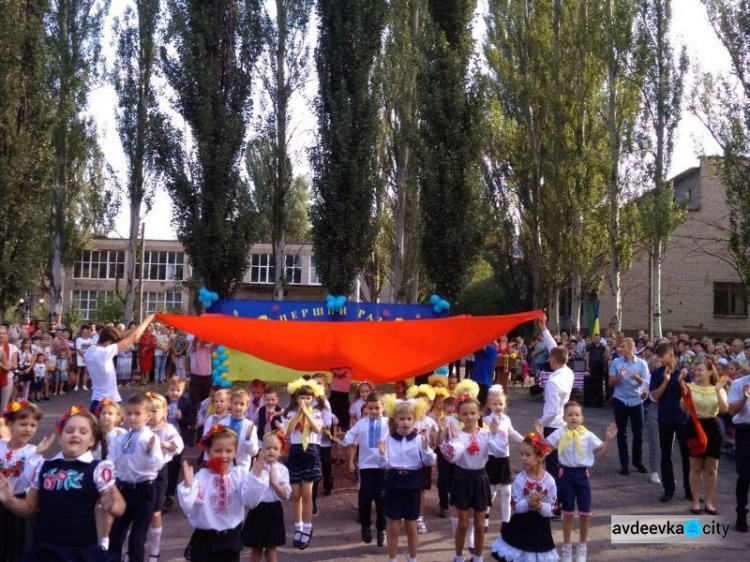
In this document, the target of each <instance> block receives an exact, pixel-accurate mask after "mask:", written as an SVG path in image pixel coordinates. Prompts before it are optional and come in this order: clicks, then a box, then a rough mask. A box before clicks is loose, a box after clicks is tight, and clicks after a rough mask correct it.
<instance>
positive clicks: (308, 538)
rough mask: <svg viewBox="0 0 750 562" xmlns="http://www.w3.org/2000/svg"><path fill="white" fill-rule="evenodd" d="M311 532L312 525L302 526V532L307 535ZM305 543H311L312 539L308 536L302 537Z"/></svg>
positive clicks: (304, 524)
mask: <svg viewBox="0 0 750 562" xmlns="http://www.w3.org/2000/svg"><path fill="white" fill-rule="evenodd" d="M310 531H312V523H303V524H302V532H303V533H306V534H307V535H309V534H310ZM300 540H301V541H302V542H303V543H308V542H310V537H309V536H306V535H302V538H301V539H300Z"/></svg>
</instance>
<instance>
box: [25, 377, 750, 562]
mask: <svg viewBox="0 0 750 562" xmlns="http://www.w3.org/2000/svg"><path fill="white" fill-rule="evenodd" d="M146 389H151V390H155V391H160V390H162V391H163V390H164V388H163V387H161V388H159V387H156V386H149V387H148V388H147V387H137V386H136V387H133V386H130V387H126V388H123V389H121V393H122V394H123V397H125V398H126V397H127V396H128V395H130V394H132V393H134V392H137V391H142V390H146ZM509 395H510V400H509V406H508V415H509V416H510V418H511V420H512V421H513V425H514V426H515V428H516V429H517V430H518V431H520V432H521V433H525V432H527V431H531V430H533V426H534V420H536V419H537V418H538V417H539V416H540V414H541V411H542V401H541V397H538V396H537V397H530V396H529V393H528V389H527V388H526V389H520V388H517V389H511V390H510V392H509ZM90 397H91V393H90V391H87V392H83V391H81V392H77V393H75V392H71V393H68V394H66V395H65V396H58V397H53V399H52V401H50V402H46V403H44V404H41V407H42V409H43V410H44V412H45V417H44V418H43V420H42V422H41V425H40V429H39V431H38V433H37V435H36V437H35V439H34V440H33V442H37V441H39V440H41V438H42V437H43V436H46V435H48V434H49V433H50V432H52V431H53V424H54V420H55V419H57V418H58V417H59V416H60V415H62V414H63V413H64V412H65V411H66V410H67V409H68V408H69V407H70V406H72V405H75V404H81V405H85V406H88V403H89V400H90ZM282 402H283V398H282ZM584 415H585V422H584V423H585V425H586V427H587V428H589V430H591V431H593V432H594V433H596V434H597V435H599V436H600V437H601V438H602V439H603V438H604V431H605V428H606V426H607V425H608V424H609V423H611V422H613V421H614V416H613V414H612V408H611V405H610V404H609V403H605V405H604V407H603V408H587V409H586V410H585V412H584ZM57 450H58V448H57V447H56V446H55V447H54V448H53V451H52V452H51V453H50V455H51V454H53V453H54V452H57ZM518 450H519V448H518V446H517V445H511V464H512V466H513V468H514V469H515V470H520V467H521V463H520V458H519V456H518ZM197 454H198V450H197V448H196V447H192V448H189V449H188V450H187V453H186V455H187V458H189V459H190V460H193V459H194V458H195V457H197ZM647 459H648V446H647V444H646V443H644V461H645V460H647ZM673 462H674V466H675V472H676V474H677V480H678V481H677V490H678V493H677V495H675V498H674V499H673V500H672V501H671V502H669V503H666V504H663V503H660V502H659V498H660V497H661V495H662V487H661V485H659V484H654V483H652V482H651V481H650V480H649V474H639V473H638V472H637V471H632V469H631V473H630V475H629V476H622V475H620V474H619V469H620V466H619V461H618V456H617V447H616V444H613V446H612V448H611V449H610V451H609V454H608V456H607V457H606V458H605V459H603V460H602V461H600V462H598V463H597V464H596V465H595V466H594V467H593V469H592V470H591V486H592V508H593V516H592V518H591V530H590V533H589V540H588V553H589V554H588V560H590V561H599V560H601V561H634V560H654V561H659V562H667V561H669V562H685V561H686V560H710V561H711V562H720V561H732V562H741V561H746V560H750V534H742V533H738V532H736V531H735V530H734V519H735V511H734V507H735V500H734V487H735V482H736V472H735V465H734V462H733V461H731V460H730V459H727V458H722V459H721V461H720V462H719V483H718V489H717V494H716V500H715V504H716V507H717V509H718V510H719V515H718V516H717V517H715V518H714V519H715V520H716V521H717V522H722V523H724V524H729V525H730V526H731V528H730V530H729V532H728V534H727V536H726V537H725V538H724V539H722V540H721V542H720V544H715V545H710V546H696V545H682V544H680V545H674V544H659V545H639V544H624V545H623V544H612V542H611V531H610V529H611V527H610V523H611V516H612V515H655V516H660V517H663V518H667V517H668V516H670V515H675V516H676V515H679V516H684V515H686V514H687V513H688V512H689V509H690V507H691V504H690V503H689V502H688V501H686V500H684V499H683V498H682V495H681V494H680V492H679V491H680V490H681V489H682V482H681V477H680V472H681V471H680V469H679V466H680V464H679V463H680V461H679V450H678V448H677V446H675V447H674V451H673ZM426 502H427V504H426V508H425V521H426V524H427V530H428V532H427V534H424V535H420V536H419V540H420V548H419V560H420V561H421V562H433V561H435V562H437V561H452V560H453V538H452V533H451V524H450V520H449V519H441V518H439V517H438V498H437V489H436V488H435V486H433V490H432V491H431V492H428V493H427V496H426ZM319 506H320V515H319V516H317V517H315V518H314V520H313V524H314V536H313V539H312V542H311V545H310V547H309V548H308V549H306V550H304V551H299V550H296V549H294V548H292V547H291V538H292V529H293V521H292V519H291V506H290V505H289V504H288V503H287V504H285V505H284V511H285V518H286V522H287V543H288V544H289V546H288V547H283V548H281V549H279V560H281V561H283V560H292V559H294V560H297V561H299V562H319V561H329V560H330V561H342V562H344V561H358V562H360V561H361V562H365V561H376V560H377V561H380V562H382V561H386V560H388V557H387V553H386V549H385V548H378V547H377V546H375V541H373V543H372V544H369V545H368V544H364V543H362V542H361V540H360V526H359V525H358V524H357V522H356V517H357V489H356V482H355V480H354V477H353V476H352V475H350V474H349V473H348V471H347V470H346V468H343V467H334V491H333V494H332V495H331V496H328V497H320V498H319ZM577 528H578V521H577V519H576V520H575V522H574V532H573V538H572V542H573V544H575V543H577ZM552 529H553V538H554V541H555V544H556V545H557V548H558V552H559V550H560V547H561V545H562V542H563V541H562V528H561V523H560V522H553V523H552ZM499 531H500V524H499V521H498V519H491V523H490V532H489V533H488V535H487V539H486V544H487V545H488V546H487V547H485V554H484V560H486V561H489V560H492V558H491V556H490V553H489V548H488V547H489V545H490V544H491V543H492V541H494V540H495V538H497V536H498V534H499ZM191 533H192V530H191V528H190V526H189V525H188V522H187V519H186V518H185V516H184V515H183V514H182V512H181V510H180V509H179V507H178V506H177V504H175V507H174V509H172V510H171V511H170V512H168V513H165V514H164V534H163V539H162V550H161V558H160V561H161V562H171V561H179V560H183V559H184V558H183V552H184V549H185V546H186V545H187V543H188V541H189V538H190V535H191ZM405 551H406V538H405V536H402V538H401V541H400V543H399V552H400V555H399V560H406V558H405ZM292 557H293V558H292ZM249 559H250V553H249V550H246V551H244V552H243V555H242V560H243V561H245V560H249ZM217 562H220V561H218V560H217Z"/></svg>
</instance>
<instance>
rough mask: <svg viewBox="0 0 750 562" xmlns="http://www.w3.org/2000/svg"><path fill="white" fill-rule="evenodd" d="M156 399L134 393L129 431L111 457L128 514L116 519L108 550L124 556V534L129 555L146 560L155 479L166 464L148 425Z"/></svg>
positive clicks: (128, 407)
mask: <svg viewBox="0 0 750 562" xmlns="http://www.w3.org/2000/svg"><path fill="white" fill-rule="evenodd" d="M152 410H153V401H152V399H151V398H149V396H148V395H146V394H133V395H132V396H130V397H129V398H128V401H127V405H126V407H125V418H126V420H127V422H128V427H129V431H128V432H127V433H125V434H123V435H120V437H118V438H117V442H116V444H115V447H113V449H112V451H110V457H109V458H110V459H111V460H112V461H113V462H114V463H115V467H116V468H117V486H118V488H119V489H120V492H121V493H122V496H123V498H124V499H125V502H126V505H127V507H126V509H125V513H124V514H123V515H122V517H119V518H118V519H116V520H115V522H114V523H113V525H112V532H111V533H110V534H109V552H111V553H114V554H115V555H116V556H117V557H118V558H120V557H121V556H122V548H123V544H124V542H125V537H126V534H127V531H128V528H130V527H131V524H132V528H130V538H129V539H128V558H129V559H130V560H131V561H132V562H144V559H145V557H146V547H145V545H146V537H147V536H148V530H149V526H150V524H151V516H152V515H153V513H154V501H155V497H156V484H155V481H156V479H157V477H158V476H159V472H160V471H161V469H162V467H163V466H164V464H165V458H164V449H163V448H162V446H161V442H160V441H159V438H158V437H157V436H156V434H155V433H154V432H153V431H152V430H151V428H150V427H149V426H148V422H149V420H150V419H151V415H152Z"/></svg>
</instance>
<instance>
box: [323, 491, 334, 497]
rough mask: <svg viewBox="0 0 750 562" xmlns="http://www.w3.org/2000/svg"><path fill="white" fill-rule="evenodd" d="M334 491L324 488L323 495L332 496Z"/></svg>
mask: <svg viewBox="0 0 750 562" xmlns="http://www.w3.org/2000/svg"><path fill="white" fill-rule="evenodd" d="M332 492H333V490H323V495H324V496H330V495H331V493H332Z"/></svg>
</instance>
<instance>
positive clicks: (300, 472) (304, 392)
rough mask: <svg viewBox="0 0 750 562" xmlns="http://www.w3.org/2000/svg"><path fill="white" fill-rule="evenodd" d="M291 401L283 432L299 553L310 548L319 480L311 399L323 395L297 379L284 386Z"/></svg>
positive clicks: (317, 422) (318, 423)
mask: <svg viewBox="0 0 750 562" xmlns="http://www.w3.org/2000/svg"><path fill="white" fill-rule="evenodd" d="M287 392H289V394H290V395H291V401H290V403H289V406H287V408H286V410H285V411H284V419H283V423H284V433H285V434H286V436H287V439H288V440H289V443H290V447H289V457H288V458H287V461H286V467H287V469H289V481H290V482H291V484H292V510H293V512H294V539H293V541H292V546H294V547H295V548H298V549H300V550H304V549H306V548H307V547H308V546H310V539H311V538H312V534H313V526H312V511H313V504H312V487H313V482H315V481H316V480H318V479H319V478H320V450H319V443H320V430H321V428H322V427H323V416H322V415H321V413H320V410H317V409H315V408H313V407H312V406H313V400H314V399H315V398H316V397H320V396H323V389H322V388H320V385H319V384H318V383H316V382H315V381H312V380H305V379H297V380H296V381H293V382H290V383H289V384H288V385H287Z"/></svg>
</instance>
